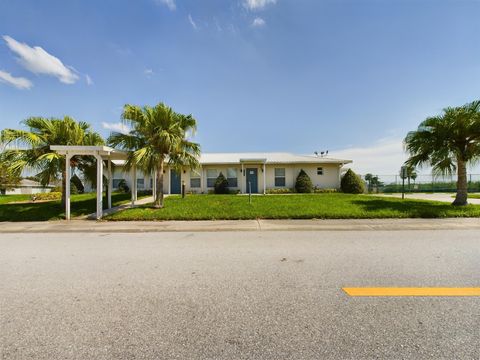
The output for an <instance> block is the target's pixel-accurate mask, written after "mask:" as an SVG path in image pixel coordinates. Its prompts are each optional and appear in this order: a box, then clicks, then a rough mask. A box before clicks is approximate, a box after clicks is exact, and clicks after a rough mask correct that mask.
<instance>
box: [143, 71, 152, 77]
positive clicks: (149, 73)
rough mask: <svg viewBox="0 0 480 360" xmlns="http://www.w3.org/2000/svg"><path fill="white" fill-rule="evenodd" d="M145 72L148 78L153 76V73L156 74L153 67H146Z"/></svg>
mask: <svg viewBox="0 0 480 360" xmlns="http://www.w3.org/2000/svg"><path fill="white" fill-rule="evenodd" d="M143 73H144V74H145V76H146V77H147V78H151V77H152V75H153V74H155V73H154V71H153V69H145V70H143Z"/></svg>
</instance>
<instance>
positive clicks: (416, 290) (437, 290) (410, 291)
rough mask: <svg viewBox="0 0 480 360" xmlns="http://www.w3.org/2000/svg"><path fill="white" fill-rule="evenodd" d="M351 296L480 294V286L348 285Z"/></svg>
mask: <svg viewBox="0 0 480 360" xmlns="http://www.w3.org/2000/svg"><path fill="white" fill-rule="evenodd" d="M343 291H345V292H346V293H347V294H348V295H350V296H480V287H470V288H451V287H356V288H353V287H346V288H343Z"/></svg>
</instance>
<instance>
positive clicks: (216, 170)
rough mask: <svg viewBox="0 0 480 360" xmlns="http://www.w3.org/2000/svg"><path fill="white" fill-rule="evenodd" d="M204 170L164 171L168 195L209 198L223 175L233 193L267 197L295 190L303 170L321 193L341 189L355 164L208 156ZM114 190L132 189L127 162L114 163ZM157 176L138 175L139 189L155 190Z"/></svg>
mask: <svg viewBox="0 0 480 360" xmlns="http://www.w3.org/2000/svg"><path fill="white" fill-rule="evenodd" d="M199 162H200V167H199V168H198V169H195V170H191V169H189V168H185V169H182V170H181V171H176V170H174V169H170V168H169V167H168V166H166V167H165V170H164V184H163V191H164V193H165V194H180V193H181V188H182V184H185V191H187V192H189V193H198V194H206V193H208V192H211V191H213V187H214V184H215V180H216V179H217V177H218V175H219V174H220V173H222V174H223V175H224V176H225V177H226V178H227V180H228V184H229V189H230V190H234V191H238V192H239V193H244V194H245V193H249V191H250V190H251V193H252V194H265V193H266V191H267V190H269V189H282V188H287V189H288V188H294V187H295V181H296V178H297V176H298V174H299V173H300V171H301V170H304V171H305V172H306V173H307V174H308V176H309V177H310V179H311V180H312V183H313V186H315V187H317V188H321V189H338V188H340V174H341V170H342V167H343V166H344V165H345V164H348V163H351V162H352V161H351V160H343V159H333V158H328V157H317V156H307V155H294V154H290V153H205V154H202V155H201V157H200V159H199ZM113 163H114V165H115V166H114V170H113V188H114V189H116V188H117V187H118V184H119V183H120V182H121V181H122V180H125V182H126V183H127V185H128V187H129V188H130V189H131V188H132V176H131V173H128V172H126V171H125V170H124V169H123V164H124V161H121V160H120V161H115V160H114V161H113ZM153 178H154V176H153V174H143V173H142V172H141V171H137V189H138V190H151V189H152V188H153V186H154V185H153Z"/></svg>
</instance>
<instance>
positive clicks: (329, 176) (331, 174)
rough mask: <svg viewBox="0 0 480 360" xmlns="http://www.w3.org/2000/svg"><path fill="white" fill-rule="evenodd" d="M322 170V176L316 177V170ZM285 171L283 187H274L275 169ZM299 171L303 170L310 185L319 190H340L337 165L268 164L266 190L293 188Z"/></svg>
mask: <svg viewBox="0 0 480 360" xmlns="http://www.w3.org/2000/svg"><path fill="white" fill-rule="evenodd" d="M319 167H321V168H323V175H317V168H319ZM276 168H283V169H285V182H286V183H285V186H282V187H276V186H275V169H276ZM301 170H304V171H305V172H306V173H307V175H308V176H309V177H310V179H311V180H312V185H313V186H316V187H318V188H320V189H338V188H340V167H339V166H338V165H337V164H291V165H289V164H287V165H285V164H277V165H275V164H268V165H267V189H274V188H294V187H295V181H296V180H297V176H298V174H299V173H300V171H301Z"/></svg>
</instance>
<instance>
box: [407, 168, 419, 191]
mask: <svg viewBox="0 0 480 360" xmlns="http://www.w3.org/2000/svg"><path fill="white" fill-rule="evenodd" d="M416 178H417V171H416V170H415V167H414V166H411V165H409V166H407V182H408V188H409V189H410V180H413V181H414V182H415V179H416Z"/></svg>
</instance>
